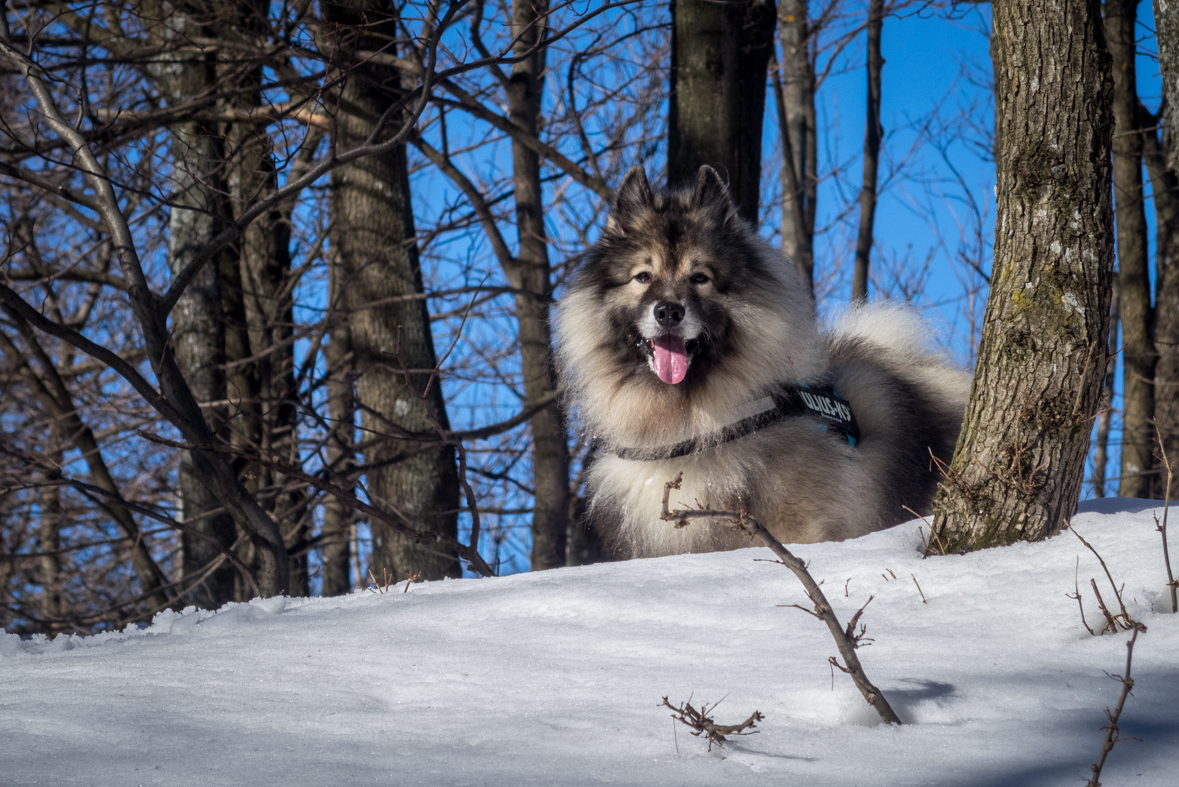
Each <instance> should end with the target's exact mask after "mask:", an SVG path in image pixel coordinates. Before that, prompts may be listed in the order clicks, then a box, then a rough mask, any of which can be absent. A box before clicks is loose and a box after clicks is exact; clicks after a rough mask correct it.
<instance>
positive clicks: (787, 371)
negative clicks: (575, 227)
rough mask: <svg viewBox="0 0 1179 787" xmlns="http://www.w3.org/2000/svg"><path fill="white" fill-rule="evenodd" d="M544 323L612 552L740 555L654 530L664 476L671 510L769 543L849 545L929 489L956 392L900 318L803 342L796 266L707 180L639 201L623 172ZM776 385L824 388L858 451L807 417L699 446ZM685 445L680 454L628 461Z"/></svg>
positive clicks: (641, 177)
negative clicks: (714, 516) (583, 432)
mask: <svg viewBox="0 0 1179 787" xmlns="http://www.w3.org/2000/svg"><path fill="white" fill-rule="evenodd" d="M556 327H557V340H558V354H557V359H558V366H559V370H560V373H561V376H562V381H563V383H564V385H565V386H566V389H567V391H568V396H569V399H570V402H571V404H572V405H573V406H574V408H575V410H576V412H577V413H578V414H579V415H580V417H581V419H582V420H583V422H584V424H585V428H586V429H587V431H588V434H589V435H591V436H592V437H594V438H596V439H597V440H598V441H599V443H600V444H601V447H602V449H603V450H600V451H599V452H598V453H597V455H596V457H595V459H594V461H593V464H592V467H591V468H590V473H589V489H590V494H591V503H590V507H589V511H590V516H591V517H592V518H593V520H594V522H595V524H596V526H598V527H599V528H601V529H602V530H604V531H605V532H606V533H607V534H608V535H609V538H610V541H611V543H612V544H613V546H614V548H615V549H616V550H618V551H619V552H620V553H621V554H623V555H625V556H651V555H663V554H674V553H680V552H698V551H709V550H718V549H733V548H737V547H740V546H747V545H749V541H748V539H747V538H746V537H743V536H742V535H740V534H739V533H738V532H737V531H736V530H734V529H733V528H731V527H727V526H726V525H724V524H722V523H719V522H715V521H697V522H695V523H693V524H691V525H690V526H688V527H685V528H682V529H676V528H675V527H673V525H672V524H671V523H669V522H665V521H662V520H661V519H660V518H659V517H660V513H661V504H662V498H663V491H664V485H665V484H666V483H668V482H670V481H673V480H674V479H675V478H676V476H677V475H679V474H680V473H683V482H682V486H681V488H680V489H679V490H678V491H673V492H672V494H671V500H670V502H671V505H672V507H673V509H674V508H682V507H685V506H690V507H697V506H704V507H707V508H713V509H724V510H735V509H736V508H737V507H738V505H739V504H744V505H745V506H746V508H747V510H748V511H749V512H750V513H751V514H752V515H753V516H755V517H756V518H757V519H758V520H759V521H761V522H762V523H763V524H765V526H766V527H767V528H768V529H769V530H770V532H771V533H772V534H773V535H774V536H775V537H777V538H778V539H780V540H781V541H783V542H795V543H798V542H813V541H826V540H841V539H845V538H851V537H855V536H859V535H863V534H865V533H869V532H872V531H874V530H879V529H881V528H884V527H888V526H891V525H893V524H896V523H898V522H901V521H904V520H905V519H908V518H910V517H911V516H912V515H911V514H910V513H908V511H907V510H906V509H907V508H908V509H913V510H914V511H917V512H919V513H920V512H924V511H926V510H928V509H929V507H930V505H931V503H932V495H933V491H934V488H935V486H936V483H937V480H938V476H937V470H936V468H935V467H934V466H932V461H931V458H930V454H931V453H932V454H933V455H934V456H936V457H938V458H939V459H940V460H942V461H948V460H949V456H950V453H951V452H952V450H953V447H954V442H955V441H956V439H957V434H958V429H959V427H960V424H961V420H962V413H963V410H964V407H965V402H966V395H967V391H968V387H969V378H968V376H967V375H966V374H965V373H964V372H962V371H960V370H959V369H957V368H955V367H953V366H952V365H951V364H949V363H948V362H947V361H946V359H945V358H944V357H942V355H940V354H938V353H934V352H931V351H930V350H929V349H928V347H927V346H926V337H927V335H928V330H927V328H926V326H925V325H924V323H923V322H922V321H921V320H920V319H919V318H918V317H917V316H915V315H914V314H913V313H912V312H911V311H909V310H907V309H905V308H902V307H897V306H859V307H856V308H853V309H851V310H850V311H849V312H848V313H847V314H845V315H844V316H843V317H842V318H841V319H840V320H838V321H837V322H836V323H835V325H834V326H833V327H831V328H830V329H829V330H827V331H825V332H820V330H819V328H818V325H817V322H816V319H815V308H814V303H813V300H812V298H811V295H810V293H809V291H808V289H807V288H806V286H805V285H804V283H803V280H802V277H801V274H800V273H799V271H798V270H797V268H796V267H795V266H794V265H791V264H789V263H788V262H787V261H786V260H784V259H783V258H782V256H781V255H780V254H778V253H777V252H776V251H775V250H773V249H772V248H770V247H769V246H768V244H766V243H765V242H764V241H762V240H761V239H760V238H758V237H757V235H756V234H755V233H754V232H753V231H752V230H751V229H750V228H749V227H748V225H747V224H746V223H745V222H744V221H742V220H741V219H740V218H738V216H737V214H736V210H735V208H734V207H733V204H732V201H731V199H730V198H729V195H728V192H727V190H726V189H725V187H724V185H723V183H722V182H721V181H720V179H719V177H718V176H717V174H716V173H715V172H714V171H712V170H711V169H709V168H707V167H705V168H702V169H701V171H700V176H699V178H698V181H697V184H696V188H695V190H694V191H664V192H654V193H653V192H652V191H651V189H650V187H649V186H648V185H647V180H646V176H645V174H644V173H643V172H642V170H641V169H639V168H634V169H632V170H631V171H630V172H628V173H627V175H626V177H625V178H624V180H623V183H622V184H621V186H620V187H619V190H618V193H617V197H616V199H615V205H614V208H613V211H612V212H611V214H610V218H609V220H608V224H607V229H606V231H605V232H604V233H603V235H602V238H601V239H600V240H599V241H598V242H597V243H596V244H595V245H594V246H593V247H592V248H591V249H590V251H589V252H588V254H587V256H586V260H585V262H584V263H583V264H582V266H581V267H580V269H579V270H578V273H577V276H576V279H575V281H574V282H573V284H572V286H571V287H570V291H569V293H568V295H567V296H565V298H563V299H562V301H561V303H560V304H559V306H558V309H557V321H556ZM782 382H787V383H793V384H804V385H805V384H818V383H821V382H830V383H831V384H833V385H834V387H835V390H837V391H838V392H839V395H840V396H841V397H843V398H844V399H846V400H847V401H848V402H850V403H851V409H852V410H853V411H854V413H855V419H856V421H857V422H858V425H859V431H860V435H861V436H860V439H859V441H858V443H857V444H856V445H854V446H853V445H849V441H848V440H847V439H845V438H843V437H842V436H841V435H840V434H838V433H829V432H828V431H827V430H826V429H824V428H823V425H822V423H821V422H820V419H818V418H812V417H789V418H781V419H778V420H776V421H774V422H773V423H770V424H767V425H765V426H764V427H763V428H761V429H758V430H757V431H753V432H751V433H749V434H745V435H743V436H740V437H737V438H736V439H728V440H721V439H719V438H718V437H713V436H717V435H724V429H725V428H726V427H729V426H731V425H732V424H734V423H737V422H739V421H741V420H742V419H743V418H747V417H748V412H749V408H750V406H751V403H754V402H756V401H758V400H759V399H761V398H763V397H765V396H767V395H768V394H769V393H770V392H772V391H773V390H774V389H775V386H777V385H779V384H781V383H782ZM688 441H695V443H694V444H693V450H692V451H691V453H688V454H686V455H683V456H676V457H672V458H665V459H636V458H628V457H634V456H635V453H634V452H635V451H636V450H637V451H638V452H639V454H640V455H641V452H642V451H644V450H649V451H651V452H652V453H658V451H659V449H661V448H663V447H666V446H675V445H678V444H682V443H687V442H688ZM619 453H621V454H622V455H621V456H620V455H618V454H619Z"/></svg>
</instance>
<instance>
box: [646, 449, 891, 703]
mask: <svg viewBox="0 0 1179 787" xmlns="http://www.w3.org/2000/svg"><path fill="white" fill-rule="evenodd" d="M682 479H683V473H680V474H679V475H677V476H676V478H675V480H674V481H670V482H668V483H667V484H664V486H663V511H662V513H661V514H660V517H659V518H660V519H662V520H664V521H666V522H671V523H672V524H674V525H675V526H676V527H677V528H679V527H686V526H687V525H688V524H690V522H691V520H693V519H721V520H727V521H728V522H729V523H730V524H732V525H733V526H735V527H738V528H740V529H741V530H742V531H743V532H745V533H748V534H749V535H751V536H754V537H756V538H757V539H759V540H760V541H761V542H762V543H763V544H765V545H766V546H767V547H769V548H770V549H771V550H772V551H773V553H774V554H775V555H777V556H778V562H780V563H781V564H782V565H784V566H786V568H788V569H790V570H791V571H793V572H794V575H795V576H796V577H798V581H799V582H801V583H802V586H803V588H804V589H805V590H806V594H807V596H808V597H809V598H810V600H811V601H812V602H813V603H814V605H815V609H814V611H813V612H811V613H810V614H812V615H814V616H815V617H817V618H819V619H820V620H822V621H823V622H824V623H826V624H827V629H828V630H829V631H830V632H831V636H832V637H834V638H835V645H836V647H838V648H839V655H840V656H842V657H843V663H844V664H845V665H847V666H846V667H839V668H840V669H841V670H842V671H844V672H846V673H847V674H848V675H851V678H852V681H854V682H855V684H856V688H857V689H859V690H860V693H861V694H863V695H864V699H865V700H866V701H867V702H868V704H869V705H871V706H872V707H873V708H874V709H875V710H876V712H877V713H878V714H880V718H881V719H882V720H884V722H885V723H887V724H900V723H901V720H900V717H898V716H897V714H896V713H895V712H894V711H893V709H892V706H891V705H889V704H888V700H886V699H885V698H884V694H883V693H881V691H880V689H878V688H876V687H875V686H874V685H872V682H871V681H870V680H868V676H867V675H865V674H864V668H863V667H862V666H861V665H860V659H859V657H858V656H857V655H856V648H857V647H859V641H860V639H861V638H863V632H861V633H860V634H859V635H858V636H857V635H856V634H855V632H854V627H855V624H856V623H858V622H859V619H860V614H861V613H863V611H864V610H863V608H861V609H860V611H859V612H857V613H856V614H855V616H854V617H853V618H852V622H851V623H850V624H849V625H848V627H847V628H846V629H844V628H843V627H842V626H841V625H840V624H839V618H837V617H836V616H835V612H834V611H833V610H832V609H831V605H830V604H829V603H827V597H826V596H824V595H823V591H822V590H821V589H820V588H819V583H817V582H815V579H814V577H812V576H811V575H810V572H809V571H807V568H806V564H805V563H803V562H802V561H801V560H799V559H798V558H797V557H795V556H794V555H793V554H791V553H790V550H788V549H787V548H786V547H784V546H782V544H781V543H779V542H778V539H776V538H774V537H773V536H772V535H770V531H768V530H766V528H765V526H764V525H762V523H761V522H758V521H757V520H756V519H754V518H753V517H751V516H750V515H749V512H747V511H745V510H744V506H742V507H741V509H742V510H740V511H712V510H708V509H680V510H678V511H672V510H670V508H669V507H668V500H669V498H670V496H671V490H673V489H679V488H680V481H681V480H682ZM869 601H871V599H869ZM864 606H867V604H865V605H864ZM806 611H807V612H810V610H806ZM835 666H839V665H838V664H835Z"/></svg>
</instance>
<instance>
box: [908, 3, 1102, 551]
mask: <svg viewBox="0 0 1179 787" xmlns="http://www.w3.org/2000/svg"><path fill="white" fill-rule="evenodd" d="M993 9H994V30H995V32H994V38H993V41H994V52H995V95H996V112H995V115H996V123H995V127H996V128H995V130H996V140H995V160H996V162H997V194H998V210H997V215H996V226H995V262H994V275H993V276H992V279H991V292H990V296H989V299H988V303H987V312H986V316H985V318H984V322H983V330H982V342H981V345H980V348H979V356H978V365H977V367H976V371H975V379H974V385H973V389H972V391H971V398H970V403H969V405H968V406H967V412H966V420H965V423H964V425H963V431H962V436H961V437H960V438H959V441H958V448H957V450H956V451H955V453H954V458H953V460H952V461H951V463H950V466H949V467H948V468H947V469H946V478H945V480H944V481H943V483H942V484H941V486H940V487H939V489H938V494H937V498H936V501H935V513H934V522H933V528H932V529H933V531H934V533H935V535H934V536H933V537H931V539H930V547H929V551H930V552H931V553H938V552H957V551H960V550H973V549H980V548H983V547H989V546H997V545H1001V544H1009V543H1012V542H1014V541H1017V540H1027V541H1034V540H1039V539H1043V538H1046V537H1048V536H1050V535H1052V534H1054V533H1056V532H1058V531H1059V530H1060V528H1061V527H1062V526H1063V524H1064V521H1065V520H1066V519H1068V518H1069V517H1071V516H1072V515H1073V514H1074V513H1075V511H1076V505H1077V498H1078V493H1079V491H1080V485H1081V481H1082V478H1083V475H1084V468H1085V455H1086V453H1087V450H1088V447H1089V434H1090V431H1091V429H1092V425H1093V417H1094V416H1095V415H1096V412H1097V409H1098V406H1099V403H1100V391H1101V378H1102V375H1103V373H1104V371H1105V356H1106V350H1105V342H1106V337H1107V333H1106V332H1107V330H1108V325H1109V303H1110V287H1111V281H1112V276H1113V273H1112V263H1113V233H1112V215H1111V205H1110V178H1111V175H1110V164H1109V155H1110V137H1111V131H1112V125H1113V116H1112V109H1111V99H1112V82H1111V76H1110V58H1109V55H1108V53H1107V51H1106V48H1105V41H1104V36H1103V34H1102V28H1101V15H1100V12H1099V8H1098V5H1097V3H1096V2H1095V1H1093V0H1062V1H1061V2H1060V3H1059V4H1058V5H1057V7H1056V10H1054V11H1053V12H1052V13H1045V11H1044V8H1043V6H1042V4H1041V3H1039V2H1037V0H999V1H998V2H995V3H994V5H993Z"/></svg>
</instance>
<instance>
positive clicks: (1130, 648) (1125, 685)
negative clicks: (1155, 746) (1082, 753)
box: [1086, 628, 1143, 787]
mask: <svg viewBox="0 0 1179 787" xmlns="http://www.w3.org/2000/svg"><path fill="white" fill-rule="evenodd" d="M1142 630H1143V629H1137V628H1136V629H1134V633H1133V634H1131V635H1130V641H1129V642H1127V643H1126V674H1125V675H1122V676H1120V677H1119V676H1117V675H1109V673H1108V672H1107V673H1105V674H1106V675H1109V677H1111V678H1113V679H1114V680H1116V681H1121V684H1122V696H1120V697H1118V704H1117V707H1115V708H1114V709H1113V712H1112V713H1111V712H1110V710H1109V708H1106V709H1105V717H1106V718H1107V719H1109V724H1107V725H1105V726H1104V727H1102V729H1103V730H1105V741H1104V742H1102V744H1101V754H1100V755H1099V756H1098V757H1097V762H1095V763H1093V765H1092V767H1091V770H1092V771H1093V778H1091V779H1089V781H1088V782H1087V783H1086V787H1101V781H1100V779H1101V769H1102V768H1103V767H1105V758H1106V756H1107V755H1108V754H1109V753H1110V752H1111V751H1112V750H1113V747H1114V744H1115V743H1117V742H1118V741H1125V740H1132V741H1136V740H1140V739H1139V738H1133V737H1130V738H1122V737H1120V736H1119V735H1118V732H1119V729H1118V719H1120V718H1121V717H1122V708H1123V707H1125V705H1126V697H1128V696H1130V691H1131V689H1133V688H1134V679H1133V678H1132V677H1130V662H1131V660H1132V659H1133V658H1134V643H1135V642H1136V641H1137V640H1138V632H1139V631H1142Z"/></svg>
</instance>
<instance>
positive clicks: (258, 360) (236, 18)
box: [223, 0, 310, 596]
mask: <svg viewBox="0 0 1179 787" xmlns="http://www.w3.org/2000/svg"><path fill="white" fill-rule="evenodd" d="M228 19H230V20H232V22H233V23H234V24H235V25H236V26H237V27H238V28H239V29H240V30H247V31H253V32H254V33H255V35H258V36H262V35H264V34H265V31H266V28H267V9H266V6H265V5H263V4H259V3H257V2H256V0H240V2H238V4H237V5H236V6H234V8H233V15H232V16H229V17H228ZM235 65H236V66H237V68H238V69H240V68H241V64H235ZM263 78H264V77H263V71H262V67H261V66H260V65H258V66H256V67H254V68H252V69H249V70H247V71H246V72H245V74H244V75H242V76H241V77H239V78H238V79H237V80H236V82H237V84H236V88H237V94H236V95H235V96H234V97H233V99H232V103H233V106H234V109H236V110H237V111H238V112H241V113H247V114H248V113H250V112H253V111H256V110H258V109H260V108H261V107H262V104H263V97H262V95H261V92H260V90H261V84H262V81H263ZM224 136H225V144H226V161H227V170H228V171H227V181H228V187H229V188H228V191H229V197H230V201H231V204H232V208H233V217H234V218H235V219H236V218H239V217H240V215H241V213H242V211H243V210H244V209H245V208H246V207H247V206H249V205H250V204H252V203H253V202H256V201H257V200H259V199H263V198H266V197H268V196H270V195H271V194H273V193H274V191H275V190H276V189H277V188H278V177H277V173H276V172H275V166H274V153H273V150H272V147H273V145H272V142H271V139H270V136H269V135H268V134H267V131H266V128H265V126H261V125H259V124H256V123H251V122H248V121H247V122H242V123H229V124H226V128H225V132H224ZM289 211H290V206H275V207H273V208H272V209H270V210H268V211H267V212H266V213H264V214H263V215H262V216H260V217H258V218H257V219H256V220H254V221H253V222H252V223H251V224H249V225H248V226H247V227H246V228H245V231H244V232H243V233H242V235H241V237H240V238H239V240H238V242H237V243H233V244H230V246H228V247H227V249H226V251H227V252H228V253H227V254H225V255H223V257H229V260H228V265H227V266H226V267H228V268H229V269H230V273H229V274H228V275H227V277H226V278H227V279H230V280H231V281H233V282H234V283H236V284H237V285H238V287H239V289H238V292H239V293H240V301H241V302H240V314H234V315H233V318H234V319H233V320H232V321H229V323H230V324H231V325H233V326H234V327H235V328H236V326H237V325H241V327H242V328H244V336H239V337H235V341H234V342H233V344H236V345H244V346H241V348H240V349H243V350H245V354H244V355H242V356H240V360H239V364H238V366H237V368H236V369H235V370H234V371H236V372H237V373H238V375H240V376H241V377H246V378H248V379H247V380H245V381H243V382H244V384H245V386H246V388H244V389H243V390H240V391H235V392H231V394H232V393H236V394H237V396H238V397H240V398H239V404H240V405H241V409H240V410H239V412H240V414H241V416H242V421H243V427H244V428H243V429H242V431H243V432H244V433H245V434H244V435H242V436H243V437H245V438H246V439H252V440H253V443H252V445H251V446H250V447H251V448H253V449H254V450H257V451H260V452H261V454H262V455H263V456H268V457H275V456H277V457H280V458H281V460H282V461H283V462H285V463H286V464H289V465H292V466H296V467H297V466H299V465H300V464H301V461H300V456H299V449H298V442H297V440H296V437H297V433H296V427H297V422H298V400H297V391H296V390H295V354H294V335H293V331H294V293H293V291H292V288H291V287H290V286H289V285H290V282H289V277H290V268H291V256H290V234H291V233H290V217H289ZM234 305H235V306H239V304H237V303H235V304H234ZM228 327H229V326H228V325H227V349H228V345H229V344H230V342H229V341H228V339H229V330H228ZM236 333H238V334H241V333H243V331H242V330H241V328H236ZM243 340H244V342H243ZM227 354H228V353H227ZM243 395H246V396H248V397H249V398H246V396H243ZM230 398H231V400H232V399H233V398H234V397H233V396H232V395H231V397H230ZM243 469H244V468H243ZM248 475H249V476H253V483H254V485H255V488H256V489H258V490H259V491H263V493H262V494H260V495H258V496H259V503H261V505H262V507H263V508H264V509H266V511H267V513H268V514H270V516H271V517H272V518H273V519H274V520H275V521H276V522H277V523H278V524H279V528H280V531H281V532H282V536H283V541H284V543H285V544H286V546H287V548H288V550H290V552H291V557H290V558H289V560H290V572H291V588H290V594H291V595H292V596H305V595H308V594H309V592H310V588H309V586H308V580H309V573H308V557H307V551H306V548H305V544H306V541H307V521H306V516H307V511H306V509H305V506H304V500H305V497H306V495H305V494H304V492H303V490H302V488H301V487H300V486H298V485H292V484H291V480H290V479H288V478H286V477H285V476H284V475H283V474H281V473H278V472H276V471H274V470H271V469H269V468H266V467H260V466H255V467H250V468H249V469H248Z"/></svg>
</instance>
